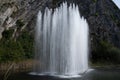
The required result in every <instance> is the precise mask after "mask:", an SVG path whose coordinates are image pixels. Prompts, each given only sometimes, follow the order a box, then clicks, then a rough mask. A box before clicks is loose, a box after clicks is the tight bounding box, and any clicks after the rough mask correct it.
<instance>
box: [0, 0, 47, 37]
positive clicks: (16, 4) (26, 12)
mask: <svg viewBox="0 0 120 80" xmlns="http://www.w3.org/2000/svg"><path fill="white" fill-rule="evenodd" d="M44 4H45V0H43V1H42V0H0V38H2V32H3V31H4V30H10V29H14V34H13V35H15V34H17V33H18V32H19V33H20V32H22V30H24V29H26V28H27V29H28V31H30V32H32V31H33V30H34V27H35V20H36V14H37V12H38V11H39V10H40V9H41V6H42V5H44ZM26 26H27V27H26ZM14 37H16V36H14Z"/></svg>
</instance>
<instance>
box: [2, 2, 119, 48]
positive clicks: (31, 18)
mask: <svg viewBox="0 0 120 80" xmlns="http://www.w3.org/2000/svg"><path fill="white" fill-rule="evenodd" d="M63 1H65V0H0V38H2V32H3V31H4V30H10V29H14V32H13V36H12V37H13V38H14V37H17V36H19V33H22V30H24V29H26V30H28V32H29V33H34V27H35V22H36V14H37V13H38V11H39V10H42V9H43V8H44V7H45V6H48V7H50V8H54V7H57V6H59V4H60V3H62V2H63ZM66 1H68V2H70V3H71V2H75V3H76V4H78V5H79V9H80V13H81V16H84V17H85V18H86V19H87V21H88V23H89V28H90V42H91V47H92V49H94V48H96V47H98V46H99V43H100V42H101V41H107V42H109V43H110V44H112V45H114V46H116V47H118V48H120V10H119V8H118V7H117V6H116V5H115V4H114V3H113V2H112V0H66Z"/></svg>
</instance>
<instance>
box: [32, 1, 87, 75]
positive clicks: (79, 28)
mask: <svg viewBox="0 0 120 80" xmlns="http://www.w3.org/2000/svg"><path fill="white" fill-rule="evenodd" d="M35 31H36V33H35V54H36V55H35V60H36V62H35V66H34V72H35V73H34V74H36V75H42V74H43V75H52V76H58V75H59V76H74V75H78V74H82V73H84V72H85V71H86V70H87V69H88V24H87V22H86V20H85V19H84V18H83V17H81V16H80V13H79V9H78V6H76V5H74V4H71V5H69V6H68V5H67V3H63V4H61V6H60V7H58V8H56V9H54V10H52V9H48V8H46V9H45V11H44V13H42V12H41V11H39V13H38V18H37V26H36V29H35Z"/></svg>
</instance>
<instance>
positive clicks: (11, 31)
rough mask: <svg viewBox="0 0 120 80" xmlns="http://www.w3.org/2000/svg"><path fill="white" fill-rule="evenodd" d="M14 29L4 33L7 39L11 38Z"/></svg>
mask: <svg viewBox="0 0 120 80" xmlns="http://www.w3.org/2000/svg"><path fill="white" fill-rule="evenodd" d="M13 32H14V30H5V31H4V32H3V33H2V35H3V36H4V38H5V39H6V40H8V39H10V38H11V36H12V34H13Z"/></svg>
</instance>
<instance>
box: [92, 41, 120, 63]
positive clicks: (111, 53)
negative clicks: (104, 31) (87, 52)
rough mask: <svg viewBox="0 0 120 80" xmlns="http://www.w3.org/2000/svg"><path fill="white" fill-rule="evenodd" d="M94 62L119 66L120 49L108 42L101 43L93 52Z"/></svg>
mask: <svg viewBox="0 0 120 80" xmlns="http://www.w3.org/2000/svg"><path fill="white" fill-rule="evenodd" d="M92 62H94V63H96V62H100V63H111V64H119V63H120V49H119V48H117V47H115V46H113V45H112V44H110V43H108V42H106V41H101V42H100V43H99V46H98V47H97V48H96V49H94V50H93V52H92Z"/></svg>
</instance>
